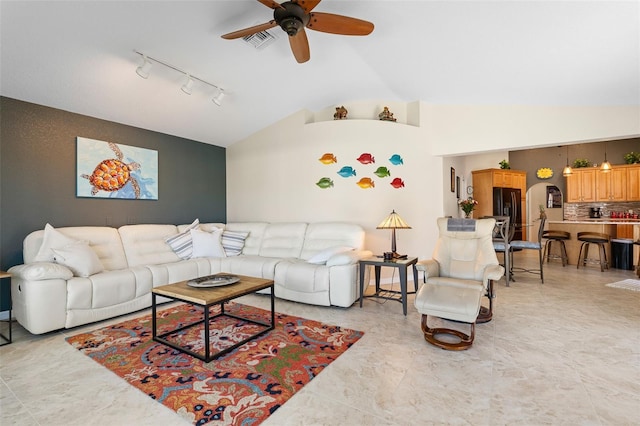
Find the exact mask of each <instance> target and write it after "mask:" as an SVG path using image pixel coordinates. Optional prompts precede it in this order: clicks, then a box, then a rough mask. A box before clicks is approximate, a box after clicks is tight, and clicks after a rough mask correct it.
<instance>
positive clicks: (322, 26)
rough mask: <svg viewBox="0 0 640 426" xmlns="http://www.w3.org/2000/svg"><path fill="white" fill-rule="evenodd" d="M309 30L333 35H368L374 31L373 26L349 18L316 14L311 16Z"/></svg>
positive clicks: (367, 22) (329, 14)
mask: <svg viewBox="0 0 640 426" xmlns="http://www.w3.org/2000/svg"><path fill="white" fill-rule="evenodd" d="M307 28H309V29H311V30H316V31H321V32H323V33H331V34H343V35H367V34H370V33H371V31H373V24H372V23H371V22H369V21H363V20H362V19H356V18H350V17H348V16H343V15H334V14H333V13H322V12H314V13H311V14H310V15H309V23H308V24H307Z"/></svg>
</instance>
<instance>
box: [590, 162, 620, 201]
mask: <svg viewBox="0 0 640 426" xmlns="http://www.w3.org/2000/svg"><path fill="white" fill-rule="evenodd" d="M596 185H597V187H596V201H626V200H627V169H626V168H616V167H613V168H612V169H611V171H610V172H607V173H603V172H601V171H598V172H597V173H596Z"/></svg>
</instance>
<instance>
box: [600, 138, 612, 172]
mask: <svg viewBox="0 0 640 426" xmlns="http://www.w3.org/2000/svg"><path fill="white" fill-rule="evenodd" d="M600 171H601V172H603V173H607V172H610V171H611V163H609V162H608V161H607V143H606V142H605V143H604V162H603V163H602V164H600Z"/></svg>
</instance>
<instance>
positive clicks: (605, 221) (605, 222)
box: [547, 217, 640, 225]
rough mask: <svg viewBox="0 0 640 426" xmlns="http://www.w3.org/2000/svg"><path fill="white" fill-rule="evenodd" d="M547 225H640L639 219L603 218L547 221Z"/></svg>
mask: <svg viewBox="0 0 640 426" xmlns="http://www.w3.org/2000/svg"><path fill="white" fill-rule="evenodd" d="M547 223H549V224H551V223H565V224H570V223H571V224H590V225H640V219H618V218H609V217H603V218H600V219H590V218H581V219H575V220H549V221H547Z"/></svg>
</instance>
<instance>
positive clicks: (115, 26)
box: [0, 0, 640, 147]
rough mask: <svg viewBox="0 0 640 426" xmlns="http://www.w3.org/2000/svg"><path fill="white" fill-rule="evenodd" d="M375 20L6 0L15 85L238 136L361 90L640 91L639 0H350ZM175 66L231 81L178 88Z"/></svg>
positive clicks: (148, 121) (117, 115)
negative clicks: (327, 22) (303, 54)
mask: <svg viewBox="0 0 640 426" xmlns="http://www.w3.org/2000/svg"><path fill="white" fill-rule="evenodd" d="M315 11H317V12H328V13H337V14H342V15H347V16H352V17H357V18H361V19H365V20H368V21H371V22H373V23H374V24H375V29H374V31H373V33H372V34H371V35H369V36H366V37H349V36H339V35H333V34H326V33H320V32H317V31H311V30H307V35H308V39H309V44H310V47H311V60H310V61H309V62H307V63H305V64H298V63H297V62H296V61H295V59H294V58H293V55H292V53H291V51H290V48H289V43H288V40H287V35H286V34H285V33H284V32H283V31H282V30H280V29H279V28H275V29H273V30H272V31H274V32H276V34H277V35H278V37H279V38H278V39H277V40H276V42H275V43H273V44H271V45H270V46H268V47H267V48H265V49H263V50H256V49H254V48H253V47H251V46H250V45H248V44H246V43H245V42H243V41H242V40H223V39H222V38H220V35H222V34H225V33H228V32H231V31H235V30H238V29H241V28H245V27H248V26H252V25H255V24H258V23H263V22H267V21H269V20H271V19H272V10H271V9H269V8H267V7H265V6H264V5H262V4H260V3H259V2H257V1H255V0H230V1H53V0H47V1H6V0H2V1H0V19H1V30H0V31H1V33H0V35H1V39H0V42H1V46H0V47H1V69H0V72H1V74H0V89H1V94H2V96H6V97H10V98H15V99H20V100H24V101H28V102H35V103H38V104H42V105H46V106H51V107H55V108H60V109H63V110H67V111H71V112H76V113H80V114H86V115H89V116H93V117H98V118H102V119H106V120H111V121H115V122H119V123H124V124H128V125H132V126H136V127H141V128H145V129H151V130H155V131H159V132H163V133H167V134H171V135H176V136H180V137H184V138H188V139H194V140H197V141H201V142H204V143H209V144H214V145H219V146H224V147H226V146H229V145H230V144H232V143H234V142H236V141H238V140H241V139H243V138H245V137H247V136H249V135H250V134H252V133H254V132H256V131H258V130H260V129H262V128H264V127H266V126H268V125H270V124H272V123H274V122H277V121H279V120H280V119H282V118H284V117H286V116H288V115H290V114H292V113H294V112H296V111H299V110H302V109H309V110H311V111H316V110H320V109H325V108H329V107H333V106H338V105H341V104H347V103H348V102H349V101H352V102H355V101H363V100H385V101H389V102H392V101H400V102H412V101H416V100H420V101H423V102H426V103H432V104H493V105H495V104H518V105H523V104H528V105H639V104H640V1H607V0H601V1H538V0H534V1H527V2H525V1H515V0H514V1H481V0H474V1H458V0H448V1H391V0H389V1H365V0H359V1H337V0H324V1H322V2H321V3H320V4H319V5H318V6H317V7H316V8H315ZM134 49H137V50H139V51H141V52H143V53H145V54H147V55H149V56H152V57H155V58H157V59H160V60H162V61H165V62H168V63H170V64H172V65H175V66H177V67H179V68H181V69H183V70H185V71H188V72H190V73H191V74H193V75H195V76H197V77H199V78H202V79H204V80H206V81H209V82H211V83H214V84H217V85H220V86H221V87H223V88H224V89H226V91H227V93H228V96H227V97H226V98H225V99H224V102H223V106H222V107H217V106H216V105H215V104H213V103H212V102H211V96H212V88H210V87H207V86H205V85H202V84H198V83H197V82H196V85H195V86H194V91H193V94H192V95H191V96H187V95H185V94H183V93H182V92H181V91H180V86H181V85H182V83H183V79H184V76H182V75H180V74H179V73H176V72H174V71H171V70H168V69H166V68H164V67H160V66H158V65H154V67H153V68H152V70H151V75H150V77H149V78H148V79H147V80H144V79H142V78H140V77H138V76H137V74H136V73H135V69H136V67H137V66H138V65H139V64H140V62H141V61H140V56H138V55H136V54H135V53H134V51H133V50H134Z"/></svg>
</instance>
